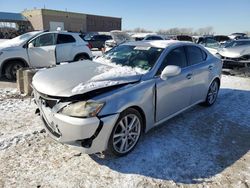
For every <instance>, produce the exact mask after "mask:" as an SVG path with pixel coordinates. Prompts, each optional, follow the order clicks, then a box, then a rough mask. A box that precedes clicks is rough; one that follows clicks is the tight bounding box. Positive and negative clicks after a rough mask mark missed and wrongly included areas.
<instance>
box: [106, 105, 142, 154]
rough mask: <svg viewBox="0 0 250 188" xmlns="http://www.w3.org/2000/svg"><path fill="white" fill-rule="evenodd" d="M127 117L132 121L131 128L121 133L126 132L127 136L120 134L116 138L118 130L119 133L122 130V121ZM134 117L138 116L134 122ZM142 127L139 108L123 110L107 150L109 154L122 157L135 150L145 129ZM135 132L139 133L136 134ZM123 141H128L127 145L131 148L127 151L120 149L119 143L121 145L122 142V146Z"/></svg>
mask: <svg viewBox="0 0 250 188" xmlns="http://www.w3.org/2000/svg"><path fill="white" fill-rule="evenodd" d="M125 117H127V118H128V119H127V122H130V123H131V130H128V129H129V127H126V128H127V132H126V133H125V131H124V133H121V134H124V135H125V136H119V138H118V137H117V138H118V139H117V138H115V135H118V134H117V131H118V133H119V131H122V130H121V126H120V122H121V121H122V122H124V120H125V119H124V118H125ZM133 117H136V120H135V121H134V124H133V123H132V122H133ZM135 124H136V125H135ZM132 127H133V128H132ZM142 127H143V121H142V116H141V114H140V113H139V112H138V111H137V110H135V109H133V108H129V109H127V110H125V111H124V112H122V113H121V114H120V117H119V118H118V120H117V122H116V124H115V126H114V128H113V130H112V133H111V135H110V138H109V142H108V150H107V152H108V153H109V154H111V155H113V156H117V157H122V156H125V155H127V154H128V153H130V152H131V151H133V150H134V148H135V146H136V145H137V143H138V141H139V139H140V137H141V134H142V130H143V129H142ZM132 131H135V132H132ZM122 132H123V131H122ZM135 133H138V134H137V135H135ZM126 134H127V135H126ZM130 134H133V135H130ZM133 136H134V137H133ZM122 137H123V138H122ZM125 137H126V138H125ZM120 138H121V140H120V142H117V141H118V140H119V139H120ZM132 138H133V139H132ZM115 139H117V140H116V141H115ZM124 140H126V141H124ZM115 142H117V144H115ZM123 142H125V143H126V144H125V147H126V146H128V147H129V148H128V149H127V150H126V151H118V148H117V145H119V143H121V144H120V147H122V143H123ZM123 145H124V144H123ZM124 149H125V148H124Z"/></svg>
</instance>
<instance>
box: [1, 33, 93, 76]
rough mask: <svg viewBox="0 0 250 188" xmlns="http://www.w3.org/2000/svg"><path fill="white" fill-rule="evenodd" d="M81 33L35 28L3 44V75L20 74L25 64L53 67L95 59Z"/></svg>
mask: <svg viewBox="0 0 250 188" xmlns="http://www.w3.org/2000/svg"><path fill="white" fill-rule="evenodd" d="M87 45H88V43H86V42H85V41H84V40H83V39H82V38H81V37H80V35H79V34H78V33H71V32H66V31H53V32H44V31H34V32H29V33H26V34H23V35H20V36H18V37H16V38H14V39H11V40H8V41H5V42H3V43H1V44H0V77H1V76H3V75H5V76H6V77H7V78H8V79H14V78H15V77H16V71H17V69H19V68H22V67H32V68H39V67H49V66H52V65H55V64H59V63H60V62H72V61H79V60H83V59H92V57H93V56H92V53H91V51H90V49H89V48H88V46H87Z"/></svg>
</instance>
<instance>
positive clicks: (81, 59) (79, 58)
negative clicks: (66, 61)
mask: <svg viewBox="0 0 250 188" xmlns="http://www.w3.org/2000/svg"><path fill="white" fill-rule="evenodd" d="M87 59H89V57H88V55H85V54H80V55H77V56H76V57H75V61H84V60H87Z"/></svg>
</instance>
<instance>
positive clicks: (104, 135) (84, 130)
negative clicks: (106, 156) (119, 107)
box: [35, 94, 119, 154]
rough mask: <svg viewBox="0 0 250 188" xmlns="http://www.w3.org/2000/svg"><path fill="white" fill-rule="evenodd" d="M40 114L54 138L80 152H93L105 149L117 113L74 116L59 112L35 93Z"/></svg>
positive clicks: (117, 115) (48, 131)
mask: <svg viewBox="0 0 250 188" xmlns="http://www.w3.org/2000/svg"><path fill="white" fill-rule="evenodd" d="M35 99H36V100H35V101H36V103H37V105H38V107H39V111H40V116H41V118H42V120H43V122H44V125H45V129H46V131H47V133H48V134H49V135H50V137H51V138H53V139H54V140H56V141H58V142H61V143H64V144H67V145H70V146H72V147H74V148H75V149H77V150H79V151H80V152H82V153H86V154H93V153H98V152H102V151H105V150H106V149H107V146H108V140H109V137H110V134H111V132H112V130H113V127H114V125H115V123H116V121H117V119H118V117H119V114H114V115H109V116H105V117H102V118H98V117H92V118H76V117H69V116H66V115H63V114H59V113H56V112H54V111H53V109H51V108H50V107H48V106H46V105H44V104H43V103H41V101H40V96H38V95H37V94H35Z"/></svg>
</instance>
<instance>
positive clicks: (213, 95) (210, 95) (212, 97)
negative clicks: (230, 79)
mask: <svg viewBox="0 0 250 188" xmlns="http://www.w3.org/2000/svg"><path fill="white" fill-rule="evenodd" d="M219 89H220V83H219V81H218V80H217V79H216V80H214V81H213V82H212V83H211V84H210V86H209V89H208V92H207V97H206V101H205V102H203V103H202V105H203V106H212V105H213V104H214V103H215V101H216V99H217V96H218V93H219ZM215 90H216V91H215Z"/></svg>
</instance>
